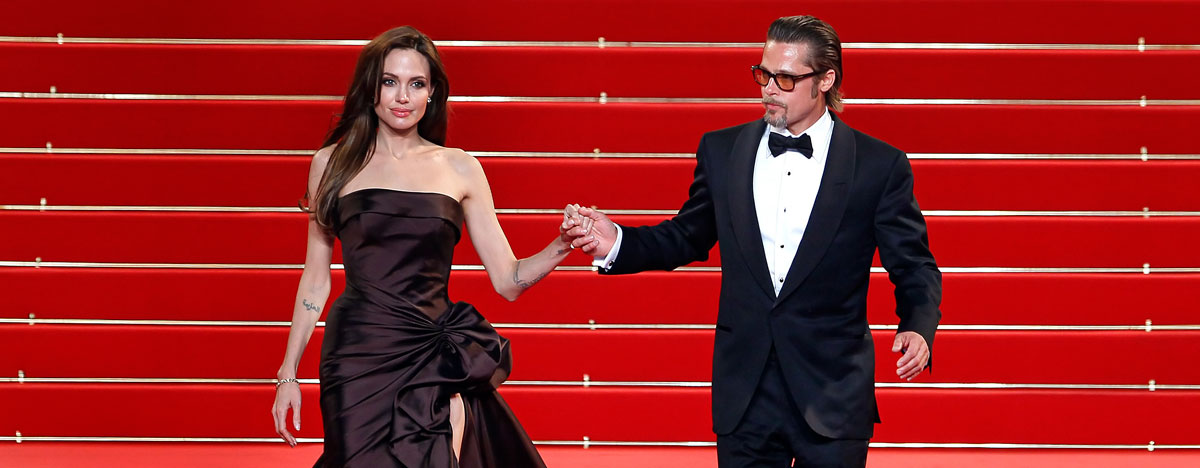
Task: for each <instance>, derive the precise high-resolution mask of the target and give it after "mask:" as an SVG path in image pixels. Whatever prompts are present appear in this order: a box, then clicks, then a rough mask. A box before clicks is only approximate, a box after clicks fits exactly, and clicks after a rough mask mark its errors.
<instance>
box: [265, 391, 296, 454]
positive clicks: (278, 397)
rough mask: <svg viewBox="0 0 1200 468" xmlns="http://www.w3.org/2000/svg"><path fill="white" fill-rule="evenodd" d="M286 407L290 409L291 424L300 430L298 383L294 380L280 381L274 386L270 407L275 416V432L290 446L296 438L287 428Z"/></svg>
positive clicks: (293, 445)
mask: <svg viewBox="0 0 1200 468" xmlns="http://www.w3.org/2000/svg"><path fill="white" fill-rule="evenodd" d="M288 408H291V410H292V425H293V426H294V427H295V428H296V431H297V432H299V431H300V384H298V383H296V382H295V381H292V382H285V383H280V384H279V385H277V386H276V387H275V405H274V406H272V407H271V416H274V417H275V433H276V434H279V437H282V438H283V441H284V442H287V443H288V445H291V446H292V447H295V446H296V438H295V437H294V436H292V433H290V432H288V430H287V413H288Z"/></svg>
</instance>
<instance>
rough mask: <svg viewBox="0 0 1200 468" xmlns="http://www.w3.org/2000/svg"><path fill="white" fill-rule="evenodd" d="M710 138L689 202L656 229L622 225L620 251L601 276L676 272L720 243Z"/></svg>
mask: <svg viewBox="0 0 1200 468" xmlns="http://www.w3.org/2000/svg"><path fill="white" fill-rule="evenodd" d="M708 140H709V139H708V136H707V135H706V136H705V137H704V138H701V139H700V146H699V148H698V149H697V150H696V171H695V175H694V177H693V180H692V185H691V187H690V188H689V189H688V199H687V201H685V202H684V203H683V207H681V208H680V209H679V213H678V214H676V215H675V216H674V217H672V218H671V219H668V220H666V221H663V222H661V223H659V224H656V225H654V226H638V227H629V226H621V235H622V239H621V250H620V252H618V253H617V258H616V259H615V260H614V261H613V264H612V267H611V268H609V269H607V270H601V271H600V272H601V273H602V274H614V275H619V274H628V273H637V272H639V271H647V270H673V269H675V268H678V267H680V266H683V265H687V264H688V263H691V262H694V261H697V260H705V259H707V258H708V253H709V251H710V250H712V248H713V246H714V245H716V243H717V225H716V219H715V218H716V216H715V212H714V208H713V201H712V191H711V189H710V187H709V173H708V169H709V167H708V166H709V162H710V161H709V150H708V146H709V145H708V144H707V143H708Z"/></svg>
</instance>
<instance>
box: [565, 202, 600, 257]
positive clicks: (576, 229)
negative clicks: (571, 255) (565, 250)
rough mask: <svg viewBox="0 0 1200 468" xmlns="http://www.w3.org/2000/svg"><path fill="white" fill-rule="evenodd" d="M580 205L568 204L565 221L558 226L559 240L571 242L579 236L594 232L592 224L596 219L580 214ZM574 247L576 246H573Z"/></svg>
mask: <svg viewBox="0 0 1200 468" xmlns="http://www.w3.org/2000/svg"><path fill="white" fill-rule="evenodd" d="M579 208H580V206H579V205H578V204H570V205H567V207H566V208H564V209H563V222H562V225H561V226H559V227H558V240H560V241H562V242H563V243H566V244H570V243H571V242H572V241H574V240H575V239H577V238H580V237H583V236H586V235H588V234H590V233H591V232H592V224H593V223H594V220H592V218H588V217H586V216H583V215H580V214H579ZM572 248H574V247H572Z"/></svg>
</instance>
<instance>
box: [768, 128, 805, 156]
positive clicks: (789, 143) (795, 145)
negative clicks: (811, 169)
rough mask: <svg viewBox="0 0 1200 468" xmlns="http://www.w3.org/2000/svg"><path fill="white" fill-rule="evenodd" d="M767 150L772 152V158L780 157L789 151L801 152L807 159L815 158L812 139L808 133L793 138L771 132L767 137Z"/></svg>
mask: <svg viewBox="0 0 1200 468" xmlns="http://www.w3.org/2000/svg"><path fill="white" fill-rule="evenodd" d="M767 149H769V150H771V156H779V155H781V154H783V153H784V152H786V151H788V150H791V151H799V152H800V153H801V154H803V155H804V157H806V158H812V156H813V147H812V138H809V137H808V134H807V133H805V134H803V135H800V136H798V137H795V138H793V137H789V136H783V135H780V134H778V133H775V132H771V135H770V136H769V137H767Z"/></svg>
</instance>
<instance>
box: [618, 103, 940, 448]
mask: <svg viewBox="0 0 1200 468" xmlns="http://www.w3.org/2000/svg"><path fill="white" fill-rule="evenodd" d="M833 120H834V124H833V125H834V126H833V136H832V139H831V141H830V145H829V155H828V159H827V160H826V163H825V164H826V166H825V172H824V174H823V177H822V179H821V184H820V188H819V189H818V192H817V197H816V201H815V203H814V205H813V209H812V214H811V216H810V217H809V220H808V225H807V227H806V228H805V230H804V237H803V239H802V240H801V243H800V245H799V247H798V248H797V251H796V256H795V258H794V259H793V260H792V263H791V268H790V269H789V270H788V274H787V277H786V278H785V281H784V283H783V286H782V289H781V290H780V292H779V294H778V295H776V294H775V289H774V288H773V286H772V285H771V277H770V274H769V271H768V267H767V260H766V254H765V253H764V252H763V243H762V235H761V234H760V232H759V227H758V226H759V225H758V219H757V215H756V214H755V213H756V210H755V206H754V196H753V190H752V179H753V172H754V171H753V169H754V161H755V159H756V155H757V154H758V147H759V142H760V140H761V139H762V136H763V132H764V131H765V130H766V124H765V123H764V122H763V121H761V120H760V121H755V122H750V123H746V124H743V125H739V126H736V127H731V128H726V129H723V130H717V131H714V132H710V133H707V134H705V135H704V136H703V137H702V138H701V139H700V146H699V149H698V150H697V151H696V161H697V164H696V171H695V179H694V180H693V182H692V185H691V188H690V189H689V194H688V195H689V197H688V200H687V201H686V202H685V203H684V204H683V207H682V208H681V209H680V210H679V214H678V215H676V216H675V217H673V218H671V219H669V220H666V221H663V222H662V223H660V224H658V225H655V226H642V227H626V226H622V227H621V229H622V241H621V249H620V252H619V253H618V254H617V258H616V259H615V261H614V262H613V264H612V265H611V268H609V269H607V270H602V271H601V273H603V274H625V273H635V272H638V271H645V270H671V269H674V268H676V267H679V266H682V265H686V264H688V263H691V262H693V261H697V260H704V259H706V258H707V257H708V253H709V251H710V250H711V249H712V247H713V244H715V243H717V242H718V241H719V245H720V252H721V296H720V305H719V310H718V315H717V323H716V339H715V344H714V349H713V375H712V405H713V408H712V415H713V431H714V432H716V433H717V434H727V433H730V432H732V431H733V430H734V429H735V427H736V426H737V425H738V422H739V421H740V420H741V418H742V414H743V413H744V412H745V410H746V408H747V406H748V404H749V403H750V398H751V397H752V396H753V395H754V390H755V388H756V387H757V386H758V383H759V379H760V377H761V376H762V373H763V369H764V366H765V363H766V361H767V357H768V355H769V353H770V351H771V349H772V347H773V348H774V350H775V352H776V354H777V357H778V359H779V362H780V366H781V367H782V370H783V375H784V381H785V384H786V386H787V387H788V388H787V390H788V392H789V393H790V394H791V395H792V398H793V401H794V402H795V403H796V405H797V407H798V408H799V410H800V412H801V414H797V415H791V416H792V417H803V418H804V419H805V421H807V423H808V424H809V426H810V427H812V428H813V429H814V430H815V431H816V432H818V433H820V434H822V435H825V436H827V437H832V438H839V439H868V438H870V437H871V436H872V435H873V430H874V423H876V422H879V413H878V410H877V408H876V402H875V382H874V380H875V379H874V376H875V352H874V346H875V345H874V343H872V340H871V333H870V330H869V328H868V324H867V308H866V301H867V283H868V280H869V277H870V270H871V262H872V259H873V256H874V253H875V251H876V248H878V250H879V255H880V259H881V261H882V263H883V266H884V267H885V268H886V269H887V271H888V276H889V278H890V279H891V282H892V283H893V284H894V285H895V294H896V314H897V315H898V316H899V317H900V326H899V331H915V332H917V333H919V334H921V336H923V337H924V338H925V341H926V342H927V343H928V344H929V345H930V347H931V348H932V346H933V335H934V331H935V330H936V329H937V324H938V321H939V320H940V319H941V312H940V310H939V309H938V306H939V304H940V302H941V272H939V271H938V268H937V264H936V263H935V262H934V259H933V255H932V254H931V253H930V251H929V242H928V239H927V236H926V228H925V219H924V217H923V216H922V215H921V211H920V209H919V208H918V207H917V202H916V199H915V197H914V196H913V176H912V167H911V166H910V165H909V162H908V157H907V156H906V155H905V154H904V153H903V152H902V151H900V150H898V149H896V148H894V147H892V146H890V145H888V144H886V143H884V142H882V141H880V140H877V139H875V138H872V137H870V136H868V135H866V134H864V133H862V132H859V131H857V130H854V129H852V128H850V127H849V126H847V125H846V124H845V123H843V122H842V121H841V119H839V118H837V117H836V116H834V119H833ZM881 345H883V346H888V347H889V348H890V347H891V343H890V342H889V343H885V344H881Z"/></svg>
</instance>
